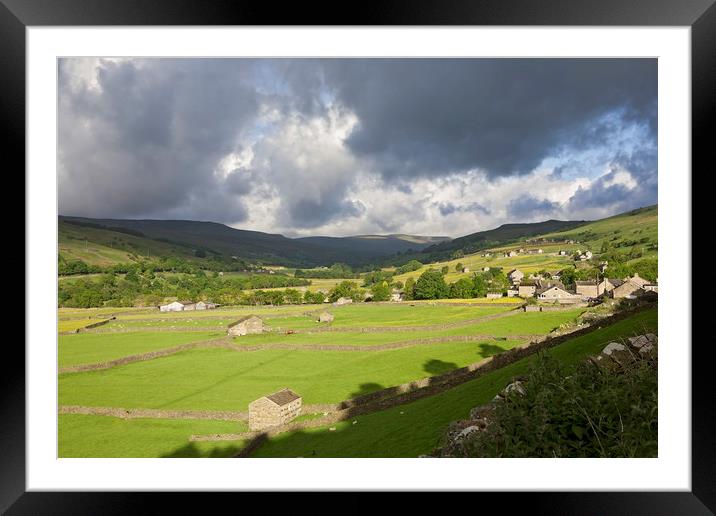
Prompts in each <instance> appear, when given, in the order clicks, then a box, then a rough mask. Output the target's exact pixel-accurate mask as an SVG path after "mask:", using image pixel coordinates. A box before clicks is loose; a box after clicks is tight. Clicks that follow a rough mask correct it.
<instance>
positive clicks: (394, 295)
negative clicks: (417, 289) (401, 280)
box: [390, 290, 405, 303]
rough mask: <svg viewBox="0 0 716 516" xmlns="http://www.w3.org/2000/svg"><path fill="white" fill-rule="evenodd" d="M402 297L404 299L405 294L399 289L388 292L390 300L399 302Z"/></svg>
mask: <svg viewBox="0 0 716 516" xmlns="http://www.w3.org/2000/svg"><path fill="white" fill-rule="evenodd" d="M404 299H405V294H404V293H403V292H401V291H400V290H393V291H392V292H391V293H390V300H391V301H393V302H395V303H399V302H401V301H403V300H404Z"/></svg>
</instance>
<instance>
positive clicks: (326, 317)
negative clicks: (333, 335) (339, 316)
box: [318, 312, 333, 322]
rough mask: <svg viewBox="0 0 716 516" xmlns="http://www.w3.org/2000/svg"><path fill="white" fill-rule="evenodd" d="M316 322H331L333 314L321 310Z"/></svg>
mask: <svg viewBox="0 0 716 516" xmlns="http://www.w3.org/2000/svg"><path fill="white" fill-rule="evenodd" d="M318 322H333V314H332V313H330V312H321V313H320V315H319V316H318Z"/></svg>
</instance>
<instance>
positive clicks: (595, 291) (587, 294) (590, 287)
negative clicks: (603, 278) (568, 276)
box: [574, 281, 604, 299]
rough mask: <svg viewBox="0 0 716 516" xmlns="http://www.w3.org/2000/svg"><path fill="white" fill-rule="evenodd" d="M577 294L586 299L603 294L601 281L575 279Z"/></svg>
mask: <svg viewBox="0 0 716 516" xmlns="http://www.w3.org/2000/svg"><path fill="white" fill-rule="evenodd" d="M574 285H575V289H576V291H577V294H579V295H580V296H582V297H583V298H587V299H596V298H598V297H599V296H601V295H602V294H604V285H603V282H598V281H575V282H574Z"/></svg>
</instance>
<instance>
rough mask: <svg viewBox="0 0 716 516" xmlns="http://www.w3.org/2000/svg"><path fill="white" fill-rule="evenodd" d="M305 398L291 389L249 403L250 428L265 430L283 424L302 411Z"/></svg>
mask: <svg viewBox="0 0 716 516" xmlns="http://www.w3.org/2000/svg"><path fill="white" fill-rule="evenodd" d="M302 401H303V398H301V396H299V395H298V394H296V393H295V392H293V391H292V390H291V389H281V390H280V391H278V392H274V393H273V394H269V395H268V396H262V397H261V398H259V399H257V400H255V401H252V402H251V403H249V430H251V431H252V432H253V431H256V430H263V429H264V428H271V427H273V426H279V425H283V424H285V423H288V422H289V421H291V420H293V419H294V418H295V417H296V416H298V415H299V413H300V412H301V404H302Z"/></svg>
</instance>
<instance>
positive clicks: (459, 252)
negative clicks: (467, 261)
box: [452, 249, 465, 260]
mask: <svg viewBox="0 0 716 516" xmlns="http://www.w3.org/2000/svg"><path fill="white" fill-rule="evenodd" d="M463 256H465V252H464V251H463V250H462V249H458V250H457V251H455V252H454V253H452V259H453V260H458V259H460V258H462V257H463Z"/></svg>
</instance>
